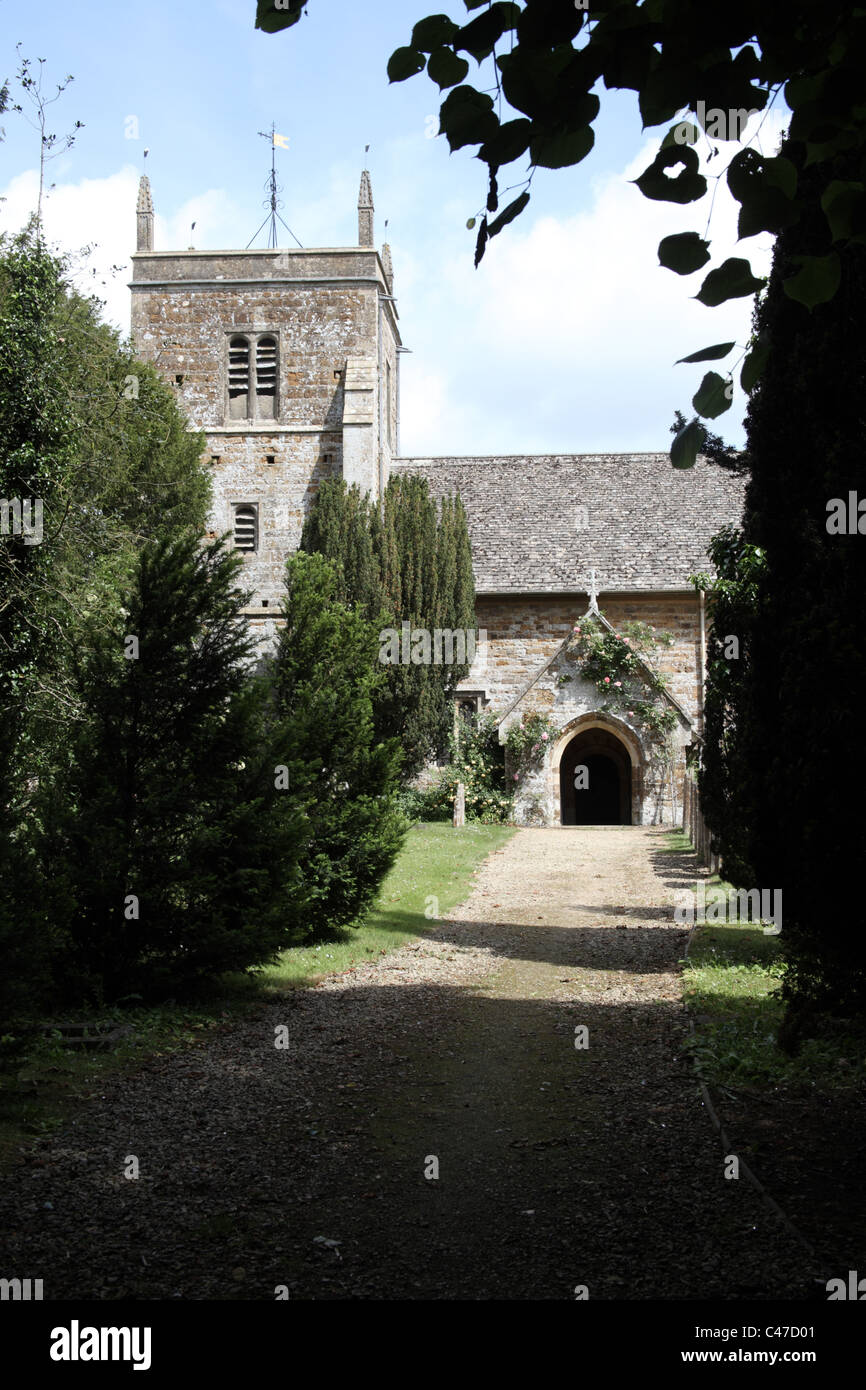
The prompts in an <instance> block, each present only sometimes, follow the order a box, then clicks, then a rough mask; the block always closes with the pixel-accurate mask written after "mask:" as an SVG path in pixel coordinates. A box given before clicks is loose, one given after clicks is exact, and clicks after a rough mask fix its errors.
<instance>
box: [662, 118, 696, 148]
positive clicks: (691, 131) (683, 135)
mask: <svg viewBox="0 0 866 1390" xmlns="http://www.w3.org/2000/svg"><path fill="white" fill-rule="evenodd" d="M700 138H701V132H700V130H699V129H698V127H697V126H696V125H695V123H694V121H677V123H676V125H672V126H671V128H670V130H669V131H668V133H667V135H666V136H665V138H664V140H662V143H661V148H662V149H663V150H666V149H668V148H669V147H670V146H671V145H673V146H674V147H678V146H680V145H696V144H697V143H698V140H699V139H700Z"/></svg>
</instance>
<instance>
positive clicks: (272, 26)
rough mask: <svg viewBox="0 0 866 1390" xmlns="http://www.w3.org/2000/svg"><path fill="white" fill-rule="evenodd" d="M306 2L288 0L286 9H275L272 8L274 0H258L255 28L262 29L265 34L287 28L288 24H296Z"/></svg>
mask: <svg viewBox="0 0 866 1390" xmlns="http://www.w3.org/2000/svg"><path fill="white" fill-rule="evenodd" d="M306 3H307V0H289V7H288V9H285V10H277V9H275V8H274V0H258V3H257V5H256V28H257V29H262V30H263V31H264V33H266V34H278V33H279V31H280V30H281V29H288V28H289V26H290V25H292V24H297V22H298V20H299V19H300V17H301V14H302V12H303V9H304V6H305V5H306Z"/></svg>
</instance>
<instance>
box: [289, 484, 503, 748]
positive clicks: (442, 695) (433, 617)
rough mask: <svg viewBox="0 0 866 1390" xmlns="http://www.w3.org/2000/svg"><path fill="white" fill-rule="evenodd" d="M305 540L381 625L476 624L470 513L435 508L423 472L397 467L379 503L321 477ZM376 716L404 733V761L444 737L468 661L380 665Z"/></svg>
mask: <svg viewBox="0 0 866 1390" xmlns="http://www.w3.org/2000/svg"><path fill="white" fill-rule="evenodd" d="M301 549H302V550H304V551H307V552H311V553H312V552H319V553H321V554H323V555H325V556H327V557H328V558H329V559H331V560H333V561H334V562H335V563H336V565H337V581H336V582H337V593H338V596H339V597H340V599H341V600H342V601H343V602H346V603H350V604H353V605H354V604H357V605H360V607H361V609H362V611H363V612H364V614H365V615H366V616H367V618H369V619H370V621H373V622H375V623H377V624H378V627H379V629H380V630H384V629H394V630H396V631H397V632H401V631H402V625H403V623H408V624H409V625H410V627H411V628H414V629H417V628H423V629H425V630H427V631H428V632H431V633H432V632H434V631H435V630H436V629H437V628H438V629H440V630H451V631H457V630H463V631H464V632H465V631H466V630H472V631H474V625H475V585H474V581H473V577H472V557H471V551H470V546H469V533H468V530H467V527H466V515H465V512H464V510H463V505H462V503H461V502H460V500H459V498H450V497H446V498H444V499H443V500H442V503H441V505H440V506H439V507H438V508H437V505H436V503H435V501H434V500H433V499H432V498H431V497H430V494H429V490H428V487H427V482H426V480H425V479H423V478H414V477H411V476H406V475H402V474H401V475H396V476H395V477H393V478H392V479H391V480H390V482H389V483H388V487H387V488H386V490H385V496H384V499H383V503H382V507H381V509H380V508H379V507H377V505H376V504H375V502H373V501H372V500H371V499H370V498H369V497H366V496H362V495H361V493H360V491H359V489H358V488H357V486H355V487H351V488H348V487H347V486H346V484H345V482H344V481H343V480H342V479H336V480H331V481H328V482H326V483H324V484H323V485H322V487H321V488H320V490H319V493H318V496H317V499H316V502H315V503H314V505H313V507H312V508H311V509H310V513H309V515H308V517H307V519H306V521H305V523H304V530H303V534H302V536H301ZM383 670H384V671H385V672H386V679H385V680H384V681H383V682H381V684H380V685H379V686H378V687H377V690H376V696H375V723H376V728H377V730H378V732H379V734H380V735H381V736H382V737H383V738H391V737H398V738H399V739H400V742H401V745H402V747H403V750H404V755H405V760H406V762H405V766H406V770H407V771H414V770H417V768H418V767H420V766H421V764H422V763H423V762H424V761H425V760H426V759H427V758H428V757H430V756H431V755H433V754H435V753H438V752H440V751H442V750H443V749H444V748H445V747H446V746H447V738H448V730H449V727H450V723H451V720H452V717H453V704H452V696H453V693H454V690H455V689H456V687H457V685H458V683H459V682H460V680H462V679H463V678H464V676H465V675H466V674H467V673H468V670H469V666H468V663H465V662H463V663H458V662H454V663H452V664H443V665H439V666H437V665H424V664H417V665H416V664H414V663H411V662H410V663H408V664H404V663H402V662H399V663H396V664H394V665H388V666H386V667H384V668H383Z"/></svg>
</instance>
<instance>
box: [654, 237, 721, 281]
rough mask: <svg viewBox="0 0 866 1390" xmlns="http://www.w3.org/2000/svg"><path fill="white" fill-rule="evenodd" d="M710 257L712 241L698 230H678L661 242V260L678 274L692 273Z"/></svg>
mask: <svg viewBox="0 0 866 1390" xmlns="http://www.w3.org/2000/svg"><path fill="white" fill-rule="evenodd" d="M709 259H710V243H709V242H708V241H704V239H703V237H701V236H699V234H698V233H697V232H677V233H676V235H675V236H666V237H663V238H662V240H661V241H660V242H659V262H660V264H661V265H663V266H666V267H667V269H668V270H673V271H675V272H676V274H677V275H691V274H692V272H693V271H695V270H700V269H701V266H704V265H706V263H707V261H708V260H709Z"/></svg>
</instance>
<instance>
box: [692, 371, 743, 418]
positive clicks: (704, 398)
mask: <svg viewBox="0 0 866 1390" xmlns="http://www.w3.org/2000/svg"><path fill="white" fill-rule="evenodd" d="M733 394H734V390H733V383H732V382H731V381H730V379H728V380H726V379H725V378H724V377H723V376H719V373H718V372H707V374H706V376H705V377H704V379H703V381H702V382H701V384H700V386H699V387H698V389H697V391H696V392H695V395H694V397H693V399H692V405H693V406H694V408H695V410H696V411H697V412H698V414H699V415H703V416H704V418H705V419H707V420H715V418H716V416H717V415H722V414H723V413H724V411H726V410H730V408H731V402H732V400H733Z"/></svg>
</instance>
